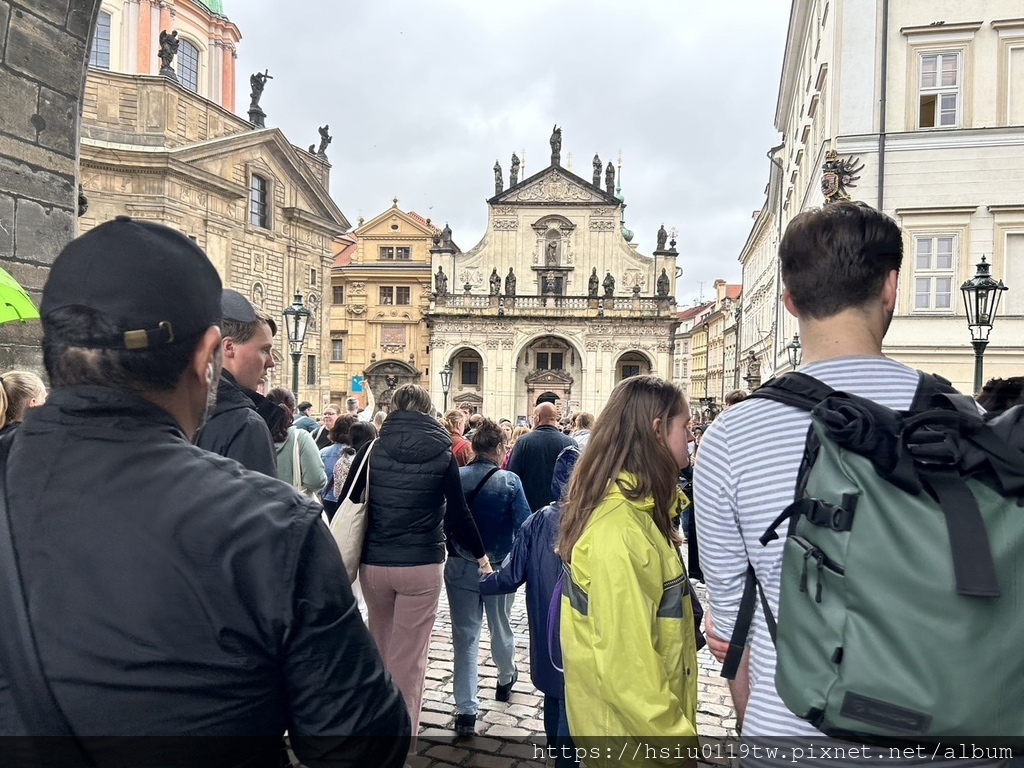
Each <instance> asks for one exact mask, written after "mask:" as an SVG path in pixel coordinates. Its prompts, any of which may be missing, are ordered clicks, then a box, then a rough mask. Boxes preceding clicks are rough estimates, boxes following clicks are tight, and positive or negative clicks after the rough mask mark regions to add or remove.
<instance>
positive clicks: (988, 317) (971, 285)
mask: <svg viewBox="0 0 1024 768" xmlns="http://www.w3.org/2000/svg"><path fill="white" fill-rule="evenodd" d="M977 267H978V269H977V272H975V274H974V277H973V278H971V279H970V280H968V281H967V282H965V283H964V284H963V285H961V286H960V292H961V293H962V294H963V297H964V308H965V309H966V310H967V327H968V328H969V329H970V331H971V344H973V345H974V391H975V392H980V391H981V387H982V385H983V384H984V365H985V363H984V357H985V347H987V346H988V335H989V334H990V333H991V332H992V320H993V319H994V318H995V316H996V310H997V309H999V299H1000V298H1001V296H1002V293H1003V291H1005V290H1006V286H1005V285H1003V281H1002V280H996V279H995V278H994V277H992V265H991V264H988V263H986V262H985V257H984V256H982V257H981V263H979V264H978V265H977Z"/></svg>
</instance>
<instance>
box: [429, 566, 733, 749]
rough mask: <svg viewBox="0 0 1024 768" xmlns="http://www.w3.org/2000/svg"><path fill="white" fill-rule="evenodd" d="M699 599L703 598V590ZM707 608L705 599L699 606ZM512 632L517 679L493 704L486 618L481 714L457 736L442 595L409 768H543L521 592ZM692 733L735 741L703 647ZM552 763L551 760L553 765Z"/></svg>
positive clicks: (723, 694) (715, 668)
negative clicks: (468, 733)
mask: <svg viewBox="0 0 1024 768" xmlns="http://www.w3.org/2000/svg"><path fill="white" fill-rule="evenodd" d="M696 589H697V594H698V595H699V596H700V597H701V598H702V600H703V598H704V589H703V586H701V585H697V586H696ZM704 602H705V604H706V601H704ZM512 630H513V631H514V632H515V636H516V664H517V666H518V667H519V680H518V682H517V683H516V685H515V687H514V688H513V689H512V696H511V698H510V700H509V701H508V703H501V702H497V701H495V700H494V687H495V682H496V675H497V671H496V670H495V667H494V664H493V663H492V662H491V659H490V654H489V653H488V652H487V648H488V634H487V628H486V620H485V622H484V629H483V631H482V632H481V647H482V652H481V653H480V693H479V699H480V712H479V714H478V715H477V724H476V732H477V735H476V736H475V737H473V738H470V739H461V740H459V739H457V738H456V737H455V732H454V730H453V728H454V721H455V699H454V697H453V695H452V669H453V659H452V644H451V624H450V620H449V616H448V601H447V598H446V596H445V593H444V590H442V591H441V602H440V605H439V606H438V614H437V621H436V622H435V623H434V634H433V637H432V638H431V643H430V663H429V666H428V668H427V685H426V690H425V692H424V695H423V713H422V716H421V718H420V727H421V730H420V737H419V744H418V750H417V752H418V754H417V755H416V756H415V757H413V758H411V759H410V764H411V766H412V768H435V767H436V768H444V767H446V766H474V767H475V768H540V767H541V766H543V765H544V758H543V757H542V756H541V749H542V748H543V745H544V716H543V700H544V697H543V694H541V693H540V692H539V691H538V690H536V689H535V688H534V687H533V683H531V682H530V658H529V647H528V645H527V643H528V642H529V631H528V628H527V622H526V604H525V602H524V598H523V593H522V590H520V591H519V592H518V593H517V594H516V600H515V603H514V604H513V607H512ZM697 656H698V665H699V667H700V678H699V681H698V705H697V733H698V734H699V735H700V736H703V737H718V738H725V737H733V736H735V734H736V719H735V716H734V713H733V709H732V704H731V699H730V698H729V689H728V686H727V684H726V681H725V680H724V679H723V678H722V677H720V676H719V674H718V673H719V668H720V665H719V664H718V663H717V662H716V661H715V660H714V659H713V658H712V656H711V654H710V653H708V651H707V649H704V650H702V651H700V652H699V653H698V654H697ZM552 764H553V763H552Z"/></svg>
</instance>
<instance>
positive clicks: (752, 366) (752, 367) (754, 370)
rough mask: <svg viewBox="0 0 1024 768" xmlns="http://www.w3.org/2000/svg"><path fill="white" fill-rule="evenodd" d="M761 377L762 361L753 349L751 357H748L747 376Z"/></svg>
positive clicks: (751, 377)
mask: <svg viewBox="0 0 1024 768" xmlns="http://www.w3.org/2000/svg"><path fill="white" fill-rule="evenodd" d="M760 377H761V361H760V360H758V359H757V355H755V354H754V352H753V350H751V352H750V357H748V358H747V378H749V379H755V378H760Z"/></svg>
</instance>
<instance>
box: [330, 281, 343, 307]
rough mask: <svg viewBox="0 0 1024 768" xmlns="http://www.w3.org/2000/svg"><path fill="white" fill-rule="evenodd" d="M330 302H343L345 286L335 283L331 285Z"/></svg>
mask: <svg viewBox="0 0 1024 768" xmlns="http://www.w3.org/2000/svg"><path fill="white" fill-rule="evenodd" d="M331 303H332V304H344V303H345V286H344V285H335V286H332V287H331Z"/></svg>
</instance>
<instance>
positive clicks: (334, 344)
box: [331, 339, 345, 363]
mask: <svg viewBox="0 0 1024 768" xmlns="http://www.w3.org/2000/svg"><path fill="white" fill-rule="evenodd" d="M331 362H332V363H343V362H345V340H344V339H331Z"/></svg>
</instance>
